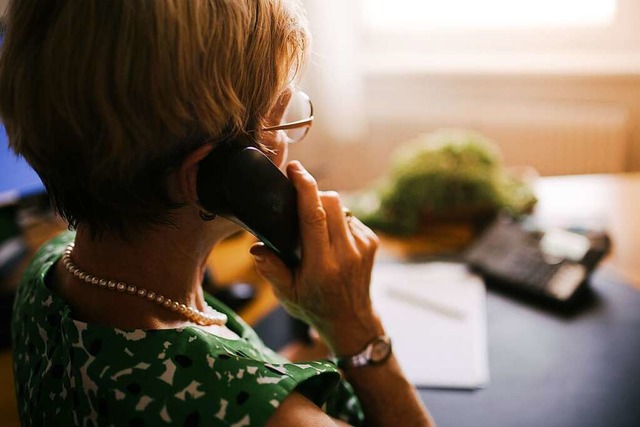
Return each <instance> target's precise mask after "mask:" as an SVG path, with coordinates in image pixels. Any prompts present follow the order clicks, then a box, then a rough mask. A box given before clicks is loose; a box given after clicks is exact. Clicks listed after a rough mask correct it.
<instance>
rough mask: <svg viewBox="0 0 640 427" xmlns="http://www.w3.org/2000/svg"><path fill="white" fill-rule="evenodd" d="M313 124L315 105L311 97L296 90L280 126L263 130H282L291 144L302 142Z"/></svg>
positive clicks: (292, 93) (292, 94)
mask: <svg viewBox="0 0 640 427" xmlns="http://www.w3.org/2000/svg"><path fill="white" fill-rule="evenodd" d="M312 124H313V104H312V103H311V99H310V98H309V96H308V95H307V94H306V93H304V92H302V91H301V90H297V89H294V90H293V91H292V92H291V98H290V99H289V103H288V104H287V107H286V108H285V110H284V114H283V115H282V119H281V120H280V124H279V125H277V126H269V127H266V128H262V130H263V131H267V132H272V131H278V130H282V131H284V133H285V134H286V135H287V138H288V139H289V140H288V141H287V142H288V143H290V144H293V143H296V142H300V141H301V140H302V139H303V138H304V137H305V136H307V133H309V129H310V128H311V125H312Z"/></svg>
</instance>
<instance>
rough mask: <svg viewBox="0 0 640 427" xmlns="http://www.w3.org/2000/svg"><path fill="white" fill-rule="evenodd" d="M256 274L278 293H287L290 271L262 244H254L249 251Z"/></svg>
mask: <svg viewBox="0 0 640 427" xmlns="http://www.w3.org/2000/svg"><path fill="white" fill-rule="evenodd" d="M249 252H250V253H251V255H253V260H254V262H255V266H256V270H257V271H258V274H260V276H262V277H263V278H264V279H266V280H268V281H269V282H271V284H272V285H274V286H275V287H276V288H278V289H279V290H280V291H284V292H287V290H288V289H289V288H290V287H291V283H292V277H291V270H289V268H288V267H287V266H286V265H285V264H284V263H283V262H282V260H281V259H280V258H278V256H277V255H276V254H274V253H273V252H272V251H271V250H270V249H269V248H267V247H266V246H265V245H264V243H260V242H258V243H255V244H254V245H253V246H251V249H249Z"/></svg>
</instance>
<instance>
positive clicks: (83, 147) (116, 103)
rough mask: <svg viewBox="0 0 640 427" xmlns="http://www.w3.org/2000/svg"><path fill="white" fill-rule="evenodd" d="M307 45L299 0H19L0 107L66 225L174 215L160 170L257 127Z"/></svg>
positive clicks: (102, 226)
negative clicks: (209, 143) (215, 141)
mask: <svg viewBox="0 0 640 427" xmlns="http://www.w3.org/2000/svg"><path fill="white" fill-rule="evenodd" d="M307 45H308V32H307V30H306V21H305V19H304V16H303V14H302V12H301V8H300V7H299V5H298V4H297V3H295V2H294V1H293V0H233V1H231V0H146V1H145V0H110V1H104V0H82V1H78V0H59V1H55V2H53V1H50V0H14V1H12V2H11V3H10V5H9V9H8V13H7V30H6V34H5V39H4V43H3V46H2V54H1V58H0V116H1V117H2V120H3V121H4V124H5V126H6V129H7V133H8V135H9V141H10V146H11V148H12V149H13V150H14V151H15V152H16V153H18V154H20V155H22V156H24V157H25V158H26V160H27V161H28V162H29V163H30V164H31V165H32V166H33V167H34V169H35V170H36V171H37V172H38V174H39V175H40V177H41V178H42V180H43V182H44V184H45V185H46V187H47V189H48V192H49V195H50V197H51V198H52V201H53V203H54V205H55V207H56V208H57V210H58V211H59V212H60V214H61V215H62V216H63V217H64V218H66V219H67V220H68V221H69V223H70V224H71V225H72V226H75V225H77V224H78V223H82V222H85V223H87V224H89V225H90V226H91V228H92V229H93V230H94V231H104V230H106V229H112V230H117V231H124V230H125V229H128V228H129V225H140V224H141V223H142V224H144V223H147V224H152V223H167V222H168V223H170V222H171V218H170V215H169V212H170V210H171V208H173V207H177V205H175V204H174V203H172V201H171V200H169V197H168V195H167V189H166V176H167V174H168V172H169V171H170V170H171V169H172V168H173V167H175V166H177V165H178V164H179V162H180V161H181V160H182V159H184V156H185V155H186V154H187V153H189V152H190V151H192V150H193V149H195V148H197V147H198V146H199V145H201V144H203V143H204V142H205V141H207V140H211V139H218V138H220V137H222V136H224V135H225V134H227V133H229V134H232V133H235V132H240V131H242V130H248V129H255V128H259V127H260V126H261V123H262V122H263V120H264V119H265V117H266V116H267V114H268V112H269V109H270V108H271V106H272V105H273V104H274V102H275V101H276V99H277V97H278V96H279V94H280V93H282V91H283V90H284V88H285V87H286V86H287V84H289V82H290V81H291V80H292V79H293V76H294V74H296V73H297V71H298V70H299V68H300V67H301V65H302V63H303V62H304V55H305V52H306V50H307Z"/></svg>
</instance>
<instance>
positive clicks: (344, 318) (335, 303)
mask: <svg viewBox="0 0 640 427" xmlns="http://www.w3.org/2000/svg"><path fill="white" fill-rule="evenodd" d="M287 175H288V176H289V179H290V180H291V182H292V183H293V185H294V186H295V188H296V190H297V193H298V212H299V217H300V235H301V240H302V263H301V265H300V266H299V267H298V268H297V269H295V270H290V269H289V268H287V267H286V266H285V265H284V263H283V262H282V261H281V260H280V259H279V258H278V257H277V256H276V255H275V254H274V253H273V252H271V251H270V250H268V249H267V248H266V247H265V246H264V245H263V244H261V243H257V244H256V245H254V246H253V247H252V248H251V253H252V254H253V255H254V259H255V262H256V269H257V271H258V273H259V274H260V275H261V276H263V277H264V278H265V279H267V280H268V281H269V282H271V284H272V285H273V287H274V290H275V292H276V296H277V297H278V298H279V299H280V301H281V303H282V304H283V305H284V307H285V309H286V310H287V311H288V312H289V313H290V314H291V315H292V316H295V317H297V318H299V319H302V320H304V321H306V322H307V323H309V324H311V325H313V326H314V327H315V328H316V329H317V330H318V332H319V333H320V335H321V336H322V338H323V339H324V340H325V341H326V342H327V344H329V346H330V347H331V348H332V350H333V351H334V352H335V353H336V354H338V355H350V354H354V353H356V352H358V351H360V350H361V349H362V348H363V347H364V346H365V345H366V344H367V343H368V342H369V341H370V340H371V339H373V338H374V337H376V336H378V335H381V334H382V333H383V331H382V327H381V325H380V322H379V321H378V319H377V317H376V316H375V314H374V312H373V309H372V307H371V299H370V296H369V284H370V280H371V269H372V267H373V260H374V255H375V252H376V249H377V248H378V244H379V240H378V238H377V236H376V235H375V234H374V233H373V231H371V230H370V229H369V228H368V227H367V226H365V225H364V224H362V223H361V222H360V221H359V220H358V219H357V218H355V217H346V216H345V214H344V211H343V208H342V203H341V202H340V198H339V196H338V194H337V193H335V192H318V186H317V183H316V181H315V179H314V178H313V177H312V176H311V174H309V173H308V172H307V171H306V170H305V169H304V168H303V167H302V165H301V164H300V163H299V162H291V163H289V164H288V166H287Z"/></svg>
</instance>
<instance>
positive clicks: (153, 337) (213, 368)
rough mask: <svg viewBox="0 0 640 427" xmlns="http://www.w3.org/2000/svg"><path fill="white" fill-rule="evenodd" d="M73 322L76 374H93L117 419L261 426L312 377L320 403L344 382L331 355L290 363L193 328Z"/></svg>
mask: <svg viewBox="0 0 640 427" xmlns="http://www.w3.org/2000/svg"><path fill="white" fill-rule="evenodd" d="M74 328H75V329H76V334H77V335H75V336H74V334H73V333H69V334H68V335H69V337H70V338H72V342H70V343H68V347H70V348H73V349H74V352H75V357H74V361H73V368H72V375H73V374H74V372H73V371H74V370H75V374H77V376H78V379H81V378H82V376H83V375H88V376H89V377H90V380H91V381H93V382H94V383H95V384H96V388H97V395H98V396H100V398H101V399H102V400H101V402H102V405H103V407H108V408H109V411H107V412H110V411H117V413H118V417H119V418H118V420H119V421H123V420H124V419H125V418H128V419H129V420H130V421H133V419H134V418H135V417H136V416H142V417H143V419H144V420H145V422H150V424H152V425H155V424H159V423H161V422H165V423H172V424H182V423H186V422H187V421H188V420H194V419H199V420H201V421H203V420H206V419H208V420H217V421H219V422H224V423H226V424H228V425H232V424H235V423H240V425H262V424H263V423H264V422H266V420H267V419H268V417H269V416H270V414H271V413H273V411H275V409H276V408H277V407H278V405H279V404H280V402H282V401H283V400H284V399H285V398H286V397H287V396H288V395H289V394H290V393H291V392H292V391H293V390H294V389H297V388H299V387H300V386H302V385H303V384H308V387H304V386H302V387H303V388H308V389H309V390H310V393H311V395H310V397H311V398H312V399H313V400H315V401H316V402H317V403H318V404H320V405H322V403H324V401H325V400H326V399H327V398H328V396H329V395H330V394H331V393H332V392H333V391H334V389H335V387H336V385H337V384H338V383H339V381H340V375H339V373H338V372H337V370H336V368H335V365H333V364H332V363H331V362H329V361H314V362H308V363H304V364H294V363H286V362H283V361H282V360H280V359H271V358H269V357H264V355H263V354H262V353H261V352H260V350H259V349H255V348H254V347H253V345H252V344H251V343H249V342H248V341H247V340H245V339H241V340H229V339H224V338H220V337H218V336H215V335H212V334H210V333H208V332H206V331H202V330H199V329H198V328H194V327H186V328H180V329H171V330H132V331H123V330H119V329H113V330H112V331H111V332H109V331H108V330H105V329H102V328H93V327H91V326H86V325H83V324H81V323H79V322H75V324H74ZM98 400H99V401H100V399H98ZM93 403H95V402H93ZM91 406H94V405H93V404H89V405H87V407H91ZM151 421H153V422H151ZM203 424H206V423H203Z"/></svg>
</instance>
